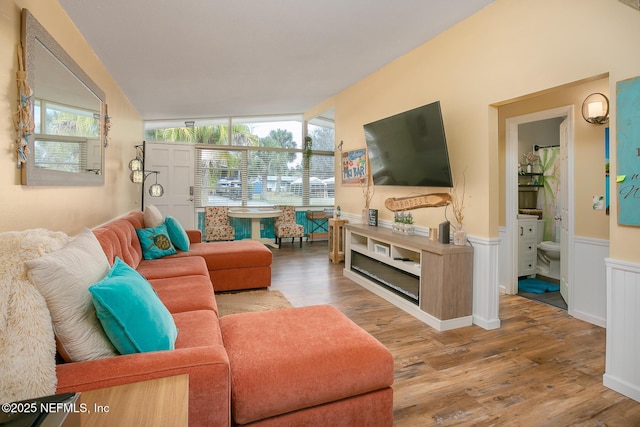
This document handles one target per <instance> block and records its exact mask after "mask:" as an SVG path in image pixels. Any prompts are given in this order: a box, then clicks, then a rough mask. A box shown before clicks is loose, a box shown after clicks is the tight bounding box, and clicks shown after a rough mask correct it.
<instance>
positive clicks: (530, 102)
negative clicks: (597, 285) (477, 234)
mask: <svg viewBox="0 0 640 427" xmlns="http://www.w3.org/2000/svg"><path fill="white" fill-rule="evenodd" d="M594 92H600V93H603V94H605V95H606V96H607V97H609V79H608V78H602V79H598V80H595V81H588V82H584V83H579V84H571V85H567V86H564V87H560V88H556V89H553V90H550V91H545V92H544V93H543V94H540V95H537V96H532V97H530V98H527V99H525V100H520V101H515V102H513V103H508V104H506V105H503V106H501V107H499V108H498V124H499V128H498V129H499V130H498V132H499V150H500V163H499V164H500V168H499V169H500V180H499V183H500V209H499V214H500V225H506V218H505V215H506V211H505V181H506V178H507V177H505V176H504V170H505V167H504V161H505V160H504V158H505V139H506V135H505V123H506V119H508V118H511V117H517V116H522V115H525V114H529V113H534V112H537V111H544V110H550V109H552V108H557V107H564V106H567V105H573V106H574V112H575V127H574V184H575V186H574V191H575V199H574V204H575V215H574V217H575V228H574V231H575V235H576V236H581V237H592V238H598V239H608V238H609V217H608V216H607V215H606V214H605V211H604V210H593V207H592V199H593V196H595V195H600V194H602V195H604V193H605V188H604V129H605V127H606V126H596V125H592V124H589V123H587V122H586V121H584V119H583V118H582V115H581V110H582V102H583V101H584V99H585V98H586V97H587V96H588V95H589V94H591V93H594ZM510 178H511V179H512V178H513V177H510Z"/></svg>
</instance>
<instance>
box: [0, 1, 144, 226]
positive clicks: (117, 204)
mask: <svg viewBox="0 0 640 427" xmlns="http://www.w3.org/2000/svg"><path fill="white" fill-rule="evenodd" d="M22 8H27V9H29V11H30V12H31V13H32V14H33V15H34V16H35V18H36V19H37V20H38V21H40V23H41V24H42V25H43V26H44V27H45V28H46V29H47V30H48V31H49V33H50V34H51V35H52V36H53V37H54V38H55V39H56V41H57V42H58V43H60V45H62V47H63V48H64V49H65V50H66V51H67V53H68V54H69V55H70V56H71V57H72V58H73V59H74V60H75V61H76V62H77V63H78V65H79V66H80V67H81V68H82V69H83V70H84V71H85V72H86V73H87V74H88V75H89V76H90V77H91V78H92V79H93V81H94V82H96V84H97V85H98V86H99V87H100V88H101V89H102V90H103V91H104V92H105V94H106V100H107V104H108V105H109V115H110V116H111V117H112V120H111V121H112V126H111V133H110V137H111V138H110V139H111V141H110V146H109V148H108V149H107V151H106V162H105V185H104V186H100V187H26V186H22V185H21V184H20V171H19V170H18V169H17V168H16V155H15V131H14V128H13V123H12V117H13V114H14V113H15V111H16V107H17V102H16V98H17V87H16V80H15V77H16V70H17V68H18V61H17V53H16V52H17V44H18V42H19V41H20V12H21V9H22ZM105 37H109V35H108V34H105ZM0 58H2V59H1V61H0V64H1V65H0V82H2V84H0V141H1V144H0V146H1V147H2V150H0V197H1V198H2V201H1V202H0V231H7V230H24V229H28V228H36V227H45V228H49V229H53V230H61V231H65V232H67V233H69V234H76V233H77V232H78V231H80V230H81V229H82V227H84V226H87V227H94V226H96V225H99V224H101V223H104V222H106V221H108V220H110V219H113V218H115V217H117V216H119V215H121V214H124V213H126V212H128V211H130V210H132V209H139V207H140V206H139V205H140V202H139V200H140V193H139V191H140V190H139V188H138V187H139V186H136V185H134V184H132V183H131V182H130V181H129V179H128V173H126V171H127V165H128V162H129V160H130V159H131V158H133V157H134V154H135V152H134V149H133V146H134V145H136V144H140V143H141V142H142V136H143V124H142V120H141V119H140V117H139V115H138V113H137V112H136V111H135V110H134V108H133V107H132V105H131V104H130V103H129V101H128V100H127V98H126V97H125V96H124V95H123V93H122V91H121V90H120V88H119V87H118V86H117V84H116V83H115V81H114V80H113V78H111V76H110V75H109V73H108V72H107V70H106V69H105V68H104V66H103V65H102V63H101V62H100V61H99V60H98V58H97V56H96V55H95V53H94V52H93V50H92V49H91V47H90V46H89V45H88V44H87V43H86V41H85V40H84V38H83V37H82V36H81V35H80V33H79V32H78V30H77V29H76V28H75V26H74V25H73V23H72V22H71V21H70V20H69V18H68V17H67V15H66V14H65V12H64V10H63V9H62V8H61V7H60V5H59V4H58V2H57V1H56V0H46V1H43V0H3V1H1V2H0Z"/></svg>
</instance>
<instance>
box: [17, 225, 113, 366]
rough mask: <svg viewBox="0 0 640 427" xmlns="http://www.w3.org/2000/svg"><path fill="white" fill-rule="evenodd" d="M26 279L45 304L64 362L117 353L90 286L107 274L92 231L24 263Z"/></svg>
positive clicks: (105, 262)
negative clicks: (107, 333)
mask: <svg viewBox="0 0 640 427" xmlns="http://www.w3.org/2000/svg"><path fill="white" fill-rule="evenodd" d="M25 265H26V266H27V269H28V270H29V271H28V275H29V279H30V280H31V281H32V282H33V284H35V285H36V286H37V287H38V289H39V290H40V293H41V294H42V295H43V296H44V298H45V300H46V301H47V307H49V312H50V313H51V319H52V320H53V330H54V332H55V334H56V338H57V341H58V351H59V352H60V354H61V356H62V357H63V358H64V359H65V360H66V361H73V362H78V361H82V360H93V359H101V358H104V357H110V356H115V355H117V354H118V352H117V351H116V349H115V348H114V347H113V345H112V344H111V342H110V341H109V338H107V335H106V334H105V333H104V330H103V329H102V326H101V325H100V321H99V320H98V318H97V316H96V310H95V308H94V306H93V302H92V299H91V294H90V293H89V287H90V286H91V285H93V284H94V283H96V282H98V281H100V280H102V279H103V278H104V277H105V276H106V275H107V273H108V272H109V269H110V265H109V262H108V261H107V257H106V255H105V254H104V251H103V250H102V247H101V246H100V243H99V242H98V239H96V237H95V235H94V234H93V232H91V230H89V229H84V230H83V231H82V232H81V233H80V234H79V235H78V237H76V238H75V239H73V240H72V241H71V242H69V244H68V245H67V246H65V247H64V248H62V249H61V250H59V251H57V252H53V253H50V254H47V255H44V256H42V257H40V258H38V259H35V260H32V261H27V262H26V263H25Z"/></svg>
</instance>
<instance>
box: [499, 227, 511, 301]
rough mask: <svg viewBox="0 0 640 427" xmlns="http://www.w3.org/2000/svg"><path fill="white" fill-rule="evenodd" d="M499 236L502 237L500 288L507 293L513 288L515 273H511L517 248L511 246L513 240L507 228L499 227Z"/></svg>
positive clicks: (500, 290) (502, 292)
mask: <svg viewBox="0 0 640 427" xmlns="http://www.w3.org/2000/svg"><path fill="white" fill-rule="evenodd" d="M498 237H499V238H500V244H499V248H498V269H499V271H498V277H499V282H498V290H499V292H500V293H501V294H506V293H507V290H508V289H511V281H512V280H513V277H512V276H513V275H512V274H511V267H510V266H511V259H512V257H513V256H515V250H512V248H511V242H510V241H509V239H507V228H506V227H498Z"/></svg>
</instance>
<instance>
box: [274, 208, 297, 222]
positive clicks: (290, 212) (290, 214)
mask: <svg viewBox="0 0 640 427" xmlns="http://www.w3.org/2000/svg"><path fill="white" fill-rule="evenodd" d="M276 209H280V210H281V211H282V213H281V214H280V216H279V217H278V222H280V223H295V222H296V208H295V206H276Z"/></svg>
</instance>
